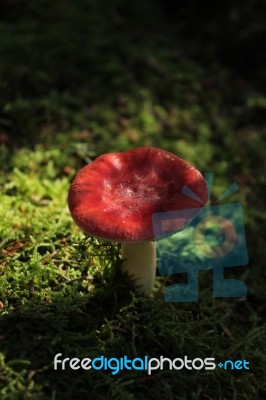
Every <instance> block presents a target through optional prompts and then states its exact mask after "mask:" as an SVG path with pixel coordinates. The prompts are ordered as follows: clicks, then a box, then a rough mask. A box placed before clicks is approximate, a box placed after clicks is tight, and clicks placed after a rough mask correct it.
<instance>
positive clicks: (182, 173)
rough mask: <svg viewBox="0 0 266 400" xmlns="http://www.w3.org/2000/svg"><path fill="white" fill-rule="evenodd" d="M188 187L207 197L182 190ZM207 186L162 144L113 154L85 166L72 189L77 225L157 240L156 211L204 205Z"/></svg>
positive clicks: (117, 236)
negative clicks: (155, 230) (161, 147)
mask: <svg viewBox="0 0 266 400" xmlns="http://www.w3.org/2000/svg"><path fill="white" fill-rule="evenodd" d="M184 185H186V186H187V187H188V188H189V189H190V190H191V191H192V192H193V193H194V194H195V195H196V196H197V197H198V198H199V199H200V200H201V201H202V203H200V202H199V201H197V200H196V199H194V198H190V197H188V196H186V195H185V194H183V193H182V192H181V190H182V188H183V187H184ZM207 197H208V195H207V187H206V183H205V180H204V178H203V176H202V175H201V173H200V172H199V171H197V170H196V169H195V168H194V167H193V166H192V165H190V164H189V163H188V162H186V161H184V160H182V159H181V158H179V157H177V156H176V155H174V154H172V153H169V152H168V151H165V150H162V149H159V148H156V147H149V146H144V147H138V148H136V149H133V150H129V151H124V152H121V153H108V154H103V155H102V156H100V157H98V158H97V159H96V160H95V161H93V162H92V163H90V164H88V165H87V166H86V167H84V168H83V169H82V170H81V171H80V172H79V173H78V174H77V175H76V177H75V179H74V181H73V182H72V184H71V187H70V190H69V193H68V205H69V210H70V212H71V215H72V217H73V219H74V221H75V222H76V224H77V225H78V226H79V227H80V228H81V229H82V230H83V231H84V232H86V233H89V234H90V235H93V236H96V237H98V238H102V239H106V240H114V241H119V242H123V241H142V240H154V233H153V224H152V215H153V214H154V213H157V212H163V211H177V210H183V209H189V208H197V207H202V206H203V204H204V203H205V202H206V201H207Z"/></svg>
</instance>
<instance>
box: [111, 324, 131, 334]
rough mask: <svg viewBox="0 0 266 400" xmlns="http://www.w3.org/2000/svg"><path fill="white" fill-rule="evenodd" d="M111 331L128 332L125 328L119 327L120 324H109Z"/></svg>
mask: <svg viewBox="0 0 266 400" xmlns="http://www.w3.org/2000/svg"><path fill="white" fill-rule="evenodd" d="M111 329H112V331H118V332H123V333H130V331H128V330H127V329H124V328H120V326H116V325H115V326H111Z"/></svg>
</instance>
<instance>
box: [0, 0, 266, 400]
mask: <svg viewBox="0 0 266 400" xmlns="http://www.w3.org/2000/svg"><path fill="white" fill-rule="evenodd" d="M193 3H195V2H193ZM248 3H251V2H247V4H246V5H245V7H244V6H243V7H242V4H241V9H239V8H238V6H237V5H236V4H234V5H232V4H231V3H229V2H225V3H224V5H223V6H221V5H220V6H219V7H218V10H217V12H216V13H215V11H214V10H213V11H212V12H211V11H209V13H207V16H206V19H204V15H199V17H198V16H197V15H196V14H195V13H196V11H195V7H196V3H195V4H194V6H195V7H194V8H193V5H190V6H189V5H187V6H186V5H182V7H181V8H180V10H178V8H176V7H175V6H174V5H173V4H172V3H171V2H170V1H169V2H167V3H166V6H165V7H163V6H162V3H161V2H160V1H157V2H155V1H146V2H140V1H136V2H134V4H129V3H128V2H124V1H118V0H116V1H112V2H111V3H109V2H104V1H103V0H102V1H100V2H97V4H95V2H92V1H84V0H77V1H75V2H69V3H67V5H65V2H63V1H61V0H59V1H57V2H56V3H54V2H52V1H51V0H42V1H39V2H34V1H30V0H28V1H27V0H25V1H12V2H9V1H7V0H5V1H2V3H1V6H0V8H1V22H0V55H1V67H0V75H1V83H0V89H1V93H2V94H1V98H0V103H1V107H2V111H1V115H0V125H1V134H0V142H1V146H0V159H1V162H0V168H1V175H0V185H1V193H0V221H1V223H0V301H1V303H0V304H1V307H2V308H1V310H0V313H1V314H0V351H1V353H0V398H1V400H15V399H23V400H24V399H38V400H46V399H53V400H60V399H73V400H74V399H81V398H84V399H85V398H92V399H116V400H120V399H121V400H131V399H132V400H134V399H144V398H145V399H154V400H156V399H161V400H163V399H165V400H171V399H215V400H216V399H217V400H218V399H220V400H222V399H224V400H225V399H236V400H238V399H247V400H252V399H264V398H265V396H266V386H265V367H266V354H265V324H264V323H265V277H266V274H265V263H264V260H265V238H264V237H263V236H265V219H266V213H265V210H264V201H263V194H264V191H265V170H263V168H265V151H264V147H265V140H266V121H265V108H266V100H265V99H266V97H265V82H266V79H265V71H263V68H262V67H260V65H258V66H256V67H254V64H253V63H252V60H254V59H255V60H256V53H254V55H253V56H254V57H251V56H252V54H251V55H250V60H251V66H250V70H249V69H248V68H247V65H246V64H245V68H242V65H240V66H239V65H238V62H236V61H237V60H239V57H241V56H242V57H243V59H245V57H244V56H243V52H245V43H246V46H247V48H248V50H249V51H251V50H252V46H251V45H250V43H253V44H254V47H255V48H256V44H257V46H258V47H259V45H260V33H261V32H262V31H263V29H264V28H263V26H264V25H263V24H262V23H261V18H262V17H261V16H260V13H259V11H258V12H257V13H255V12H254V13H253V14H252V13H251V14H250V10H249V6H248ZM220 9H221V10H220ZM179 11H180V12H179ZM220 12H221V13H223V15H225V16H227V17H228V20H227V23H228V30H226V29H225V30H223V29H220V28H221V26H223V21H222V20H220V14H219V13H220ZM209 14H210V15H209ZM250 15H251V18H250ZM262 15H263V14H262ZM247 16H249V20H248V21H249V22H248V23H247V25H246V30H244V28H243V22H242V19H245V18H246V17H247ZM175 18H176V19H175ZM197 18H198V19H197ZM200 21H201V24H200ZM213 22H214V25H213ZM215 24H216V25H215ZM186 27H191V30H190V28H186ZM193 27H194V28H197V34H194V33H193V32H192V30H193ZM254 27H256V29H255V28H254ZM253 28H254V29H253ZM241 32H242V33H243V32H246V36H245V35H244V36H243V34H242V36H241ZM229 36H230V38H231V42H230V43H231V44H230V45H231V47H232V49H233V50H234V49H238V50H239V53H237V55H236V56H235V58H234V56H233V55H232V57H233V61H235V62H232V63H230V62H227V61H228V60H227V59H228V54H227V57H225V58H223V56H222V51H223V50H224V49H225V48H226V49H227V46H226V45H225V44H224V43H227V41H226V40H229V39H228V37H229ZM245 40H246V42H245ZM252 40H253V42H252ZM228 43H229V42H228ZM232 49H231V50H232ZM241 49H242V50H241ZM227 51H228V49H227ZM241 51H242V52H241ZM237 57H238V59H237V60H236V58H237ZM252 71H253V72H252ZM140 145H154V146H159V147H162V148H164V149H166V150H169V151H171V152H173V153H176V154H178V155H179V156H181V157H183V158H185V159H187V160H188V161H190V162H191V163H193V164H194V165H195V166H196V167H197V168H198V169H200V170H201V171H202V172H214V173H215V174H216V176H215V182H214V193H213V196H212V200H213V201H215V200H216V199H217V198H218V197H219V195H221V194H222V193H223V192H224V191H225V190H226V189H227V188H228V187H229V186H230V185H231V184H232V183H233V182H234V181H236V182H237V183H238V185H239V186H240V191H239V192H238V193H236V194H234V195H232V196H231V197H230V198H228V199H227V200H225V203H226V202H227V203H230V202H235V201H240V202H241V204H242V206H243V208H244V211H245V222H246V232H247V239H248V252H249V258H250V262H249V265H248V266H247V267H239V268H234V269H233V271H231V272H230V274H231V275H230V276H233V277H235V278H239V279H242V280H243V281H245V282H246V284H247V286H248V298H247V299H246V300H245V299H232V298H229V299H222V298H213V297H212V273H211V271H205V272H202V273H201V274H200V301H199V303H197V304H194V303H181V304H180V303H166V302H165V301H164V299H163V289H164V287H165V286H166V285H169V284H171V283H173V282H178V281H180V280H179V278H178V277H177V276H169V277H161V276H159V275H158V278H157V281H156V287H155V289H154V292H153V295H152V297H151V298H149V299H145V298H142V297H140V296H138V295H137V293H136V292H135V290H134V288H133V286H132V285H131V283H130V282H129V280H128V279H127V278H126V277H125V276H122V274H121V272H120V268H119V267H120V265H121V260H120V256H119V246H118V245H116V244H112V243H105V242H100V241H97V240H96V239H93V238H90V237H86V236H85V235H84V234H83V233H81V232H80V231H79V230H78V229H77V228H76V226H75V225H74V223H73V221H72V219H71V217H70V215H69V212H68V209H67V204H66V195H67V191H68V188H69V184H70V182H71V179H72V178H73V176H74V175H75V173H76V172H77V171H78V170H79V169H80V168H81V167H82V166H83V165H85V164H86V163H87V162H89V161H90V160H91V159H94V158H95V157H96V156H98V155H100V154H102V153H105V152H110V151H122V150H126V149H129V148H132V147H136V146H140ZM57 353H63V355H64V356H66V357H75V356H77V357H80V358H82V357H91V358H92V357H95V356H98V355H101V354H102V355H105V356H107V357H120V356H123V355H127V356H128V357H131V358H133V357H136V356H144V355H149V356H151V357H156V356H160V355H163V356H165V357H170V358H175V357H183V356H184V355H187V356H189V357H192V358H195V357H201V358H205V357H212V356H213V357H215V358H216V360H225V359H227V358H231V359H246V360H248V361H249V362H250V366H251V368H250V370H249V371H224V370H220V369H215V370H214V371H203V370H201V371H187V370H180V371H168V370H164V371H155V372H154V373H153V374H152V375H151V376H148V375H147V374H146V373H144V372H140V371H122V372H119V374H117V375H114V376H113V375H112V374H111V372H110V371H96V372H87V371H83V372H81V371H71V370H70V369H68V370H66V371H54V370H53V357H54V355H55V354H57Z"/></svg>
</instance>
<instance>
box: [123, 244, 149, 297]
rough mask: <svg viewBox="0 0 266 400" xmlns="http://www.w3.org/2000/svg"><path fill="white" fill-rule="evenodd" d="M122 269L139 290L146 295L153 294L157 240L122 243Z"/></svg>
mask: <svg viewBox="0 0 266 400" xmlns="http://www.w3.org/2000/svg"><path fill="white" fill-rule="evenodd" d="M121 255H122V260H123V263H122V271H123V272H126V273H127V274H128V275H129V276H130V277H131V278H132V279H133V280H134V283H135V285H136V287H137V289H138V291H139V292H141V293H143V294H144V296H149V295H150V294H151V291H152V288H153V285H154V280H155V275H156V248H155V242H150V241H145V242H125V243H122V248H121Z"/></svg>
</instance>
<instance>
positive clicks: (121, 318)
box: [116, 314, 132, 331]
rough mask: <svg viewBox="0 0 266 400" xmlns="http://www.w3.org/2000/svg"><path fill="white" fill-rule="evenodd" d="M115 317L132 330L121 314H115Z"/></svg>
mask: <svg viewBox="0 0 266 400" xmlns="http://www.w3.org/2000/svg"><path fill="white" fill-rule="evenodd" d="M116 318H117V319H119V321H120V322H122V324H123V325H124V326H125V327H126V328H127V329H128V330H129V331H132V326H130V325H129V324H128V323H127V322H126V321H125V320H124V318H123V317H121V315H119V314H116Z"/></svg>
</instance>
